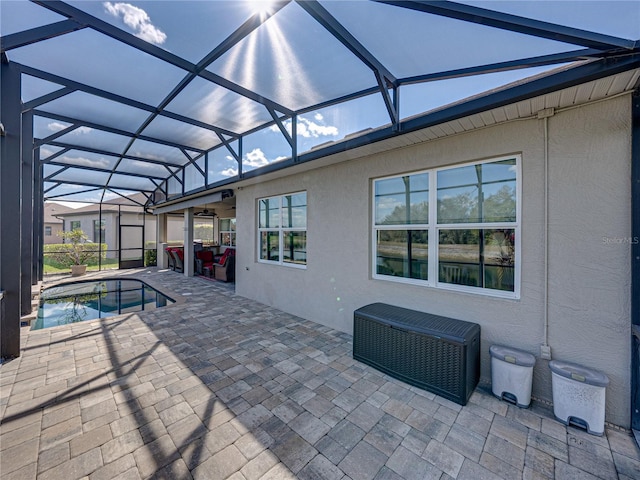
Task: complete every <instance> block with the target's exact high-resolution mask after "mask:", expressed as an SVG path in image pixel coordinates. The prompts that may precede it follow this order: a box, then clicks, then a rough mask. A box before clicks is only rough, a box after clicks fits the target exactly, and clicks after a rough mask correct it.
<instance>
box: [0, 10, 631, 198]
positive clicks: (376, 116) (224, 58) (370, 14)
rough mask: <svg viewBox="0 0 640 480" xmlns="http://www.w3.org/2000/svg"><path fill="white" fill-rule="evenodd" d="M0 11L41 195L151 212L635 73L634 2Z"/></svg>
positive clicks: (0, 26) (5, 48) (4, 52)
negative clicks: (123, 200) (140, 198)
mask: <svg viewBox="0 0 640 480" xmlns="http://www.w3.org/2000/svg"><path fill="white" fill-rule="evenodd" d="M0 9H1V18H2V19H1V24H0V29H1V34H2V37H1V45H2V61H3V62H5V63H6V62H8V63H9V65H12V66H13V67H14V68H16V69H18V71H19V73H20V78H21V82H20V88H21V90H20V91H19V92H7V91H3V92H2V95H3V97H4V95H9V94H16V93H18V94H19V95H21V98H22V111H23V125H24V124H27V125H28V126H29V129H27V130H25V131H30V127H31V125H32V127H33V128H32V130H33V137H34V142H33V146H34V148H35V150H34V152H35V154H36V158H37V159H38V160H39V161H40V162H41V164H42V165H43V173H42V181H43V183H44V196H45V198H47V199H59V200H78V201H107V200H109V199H111V198H113V197H122V196H128V195H131V194H132V193H136V192H142V193H143V194H144V195H145V198H146V199H147V201H146V203H147V204H157V203H162V202H163V201H165V200H167V199H172V198H177V197H180V196H183V195H190V194H193V193H194V192H201V191H207V190H211V189H213V188H216V187H222V186H227V185H231V184H233V183H234V182H237V181H239V180H242V179H244V178H249V177H251V176H258V175H261V174H263V173H266V172H270V171H273V170H274V169H278V168H286V167H287V166H290V165H294V164H297V163H301V162H305V161H310V160H314V159H316V158H320V157H322V156H326V155H328V154H332V153H336V152H337V151H341V150H345V149H348V148H352V147H354V146H358V147H361V146H362V145H363V144H367V143H372V142H376V141H379V140H383V139H386V138H390V137H392V136H397V135H403V134H406V133H408V132H411V131H416V130H418V129H422V128H426V127H431V126H433V125H436V124H439V123H444V122H448V121H451V120H454V119H456V118H462V117H463V116H467V115H472V114H477V113H479V112H482V111H486V110H489V109H491V108H497V107H500V106H504V105H508V104H513V103H515V102H518V101H522V100H525V99H528V98H533V97H535V96H538V95H541V94H545V93H548V92H551V91H555V90H559V89H561V88H568V87H572V86H575V85H579V84H582V83H584V82H588V81H593V80H597V79H599V78H604V77H607V76H610V75H614V74H617V73H620V72H625V71H628V70H632V69H634V68H638V67H640V40H638V39H639V38H640V2H637V1H622V2H612V1H602V2H599V1H595V2H594V1H589V2H564V1H559V2H554V1H550V2H534V1H531V2H528V1H523V2H445V1H391V0H373V1H316V0H305V1H302V0H285V1H273V2H266V1H210V2H202V1H193V2H192V1H180V2H178V1H145V2H129V3H122V2H86V1H74V2H67V3H64V2H60V1H39V0H36V1H32V2H27V1H12V0H0ZM558 67H563V68H558ZM523 79H530V80H528V81H523ZM513 82H516V83H513ZM505 84H508V85H509V86H508V87H505V88H499V87H502V86H504V85H505ZM483 92H484V93H483ZM467 98H468V99H469V100H468V101H460V100H463V99H467ZM25 119H26V120H25ZM369 129H371V130H369ZM356 132H363V133H362V134H361V135H360V140H359V141H357V142H351V143H350V142H339V141H338V140H341V139H343V138H344V137H347V136H348V137H349V138H351V137H353V136H355V137H357V135H354V134H356ZM370 132H374V133H370Z"/></svg>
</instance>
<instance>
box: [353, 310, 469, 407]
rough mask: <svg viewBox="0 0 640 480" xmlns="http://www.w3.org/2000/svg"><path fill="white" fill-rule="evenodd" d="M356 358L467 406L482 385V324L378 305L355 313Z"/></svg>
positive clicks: (354, 355) (354, 354) (354, 343)
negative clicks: (480, 384)
mask: <svg viewBox="0 0 640 480" xmlns="http://www.w3.org/2000/svg"><path fill="white" fill-rule="evenodd" d="M353 358H355V359H356V360H359V361H361V362H363V363H366V364H368V365H371V366H372V367H375V368H377V369H378V370H380V371H382V372H384V373H387V374H389V375H391V376H392V377H395V378H397V379H399V380H402V381H404V382H407V383H409V384H411V385H415V386H416V387H420V388H422V389H424V390H428V391H430V392H433V393H435V394H437V395H440V396H442V397H444V398H447V399H449V400H451V401H453V402H456V403H459V404H460V405H466V404H467V401H468V400H469V397H470V396H471V394H472V393H473V390H474V389H475V388H476V386H477V385H478V381H479V380H480V325H478V324H476V323H471V322H465V321H463V320H454V319H452V318H447V317H441V316H438V315H431V314H429V313H424V312H418V311H416V310H409V309H406V308H401V307H396V306H393V305H387V304H385V303H373V304H371V305H367V306H365V307H362V308H359V309H358V310H356V311H355V312H354V315H353Z"/></svg>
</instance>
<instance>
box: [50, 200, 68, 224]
mask: <svg viewBox="0 0 640 480" xmlns="http://www.w3.org/2000/svg"><path fill="white" fill-rule="evenodd" d="M70 212H73V208H70V207H66V206H64V205H61V204H59V203H56V202H45V204H44V223H45V224H47V223H62V219H60V218H58V217H59V216H63V215H66V214H68V213H70Z"/></svg>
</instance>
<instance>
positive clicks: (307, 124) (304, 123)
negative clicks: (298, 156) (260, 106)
mask: <svg viewBox="0 0 640 480" xmlns="http://www.w3.org/2000/svg"><path fill="white" fill-rule="evenodd" d="M313 118H314V119H315V120H316V122H314V121H312V120H309V119H308V118H305V117H298V128H297V132H298V135H299V136H301V137H304V138H319V137H337V136H338V128H337V127H334V126H333V125H321V124H320V123H317V122H322V121H323V120H324V117H323V116H322V115H321V114H319V113H316V114H315V115H314V117H313ZM284 127H285V129H286V130H287V132H289V134H290V135H291V120H287V121H285V122H284ZM271 131H272V132H279V131H280V129H279V128H278V126H277V125H272V126H271Z"/></svg>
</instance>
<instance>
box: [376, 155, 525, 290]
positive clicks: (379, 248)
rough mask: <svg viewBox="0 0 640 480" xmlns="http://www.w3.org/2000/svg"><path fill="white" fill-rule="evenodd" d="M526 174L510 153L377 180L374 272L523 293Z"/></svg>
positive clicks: (455, 286)
mask: <svg viewBox="0 0 640 480" xmlns="http://www.w3.org/2000/svg"><path fill="white" fill-rule="evenodd" d="M518 172H519V158H518V157H510V158H504V159H496V160H493V161H488V162H478V163H473V164H467V165H463V166H457V167H453V168H442V169H434V170H430V171H423V172H416V173H412V174H408V175H402V176H395V177H388V178H382V179H379V180H375V181H374V199H373V202H374V205H373V211H374V219H373V223H374V235H373V242H374V252H375V254H374V261H375V264H374V277H375V278H381V279H392V280H398V281H403V282H410V283H417V284H423V285H428V286H437V287H442V288H450V289H456V290H464V291H475V292H485V293H492V294H496V295H503V296H510V297H517V296H518V295H519V285H518V281H517V279H518V275H517V272H518V267H519V265H518V261H517V260H518V259H519V249H518V245H519V233H520V229H519V223H518V222H519V215H518V197H519V194H518V192H519V173H518ZM430 259H431V261H429V260H430Z"/></svg>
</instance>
